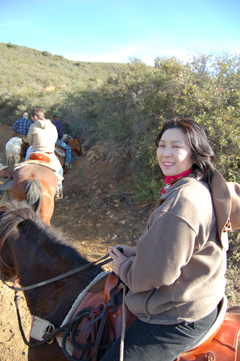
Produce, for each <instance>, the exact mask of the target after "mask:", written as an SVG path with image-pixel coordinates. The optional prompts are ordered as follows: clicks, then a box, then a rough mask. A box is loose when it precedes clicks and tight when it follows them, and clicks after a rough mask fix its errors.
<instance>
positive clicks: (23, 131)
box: [13, 112, 32, 137]
mask: <svg viewBox="0 0 240 361" xmlns="http://www.w3.org/2000/svg"><path fill="white" fill-rule="evenodd" d="M31 124H32V122H31V120H29V119H28V113H27V112H24V113H23V117H22V118H21V119H18V120H16V122H15V123H14V125H13V130H14V132H13V137H17V136H18V135H25V136H27V135H28V131H29V128H30V126H31Z"/></svg>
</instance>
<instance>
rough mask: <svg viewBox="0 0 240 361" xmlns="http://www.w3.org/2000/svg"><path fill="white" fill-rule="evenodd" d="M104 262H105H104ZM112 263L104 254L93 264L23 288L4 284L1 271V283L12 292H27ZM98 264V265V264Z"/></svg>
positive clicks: (0, 258)
mask: <svg viewBox="0 0 240 361" xmlns="http://www.w3.org/2000/svg"><path fill="white" fill-rule="evenodd" d="M0 260H1V261H2V262H3V264H4V265H5V266H6V267H8V268H10V269H13V268H12V267H9V266H8V265H7V264H6V263H5V262H4V260H3V259H2V256H1V255H0ZM104 260H105V261H104ZM111 261H112V258H111V257H110V256H109V254H106V255H105V256H103V257H102V258H99V259H98V260H97V261H94V262H90V263H88V264H85V265H84V266H81V267H78V268H75V269H73V270H72V271H69V272H66V273H63V274H62V275H59V276H56V277H53V278H50V279H49V280H46V281H42V282H38V283H35V284H33V285H30V286H25V287H14V286H9V285H8V284H7V282H5V280H4V279H3V277H2V271H1V281H2V282H3V283H4V284H5V285H6V286H7V287H9V288H11V289H12V290H14V291H28V290H32V289H34V288H38V287H42V286H45V285H48V284H50V283H53V282H56V281H58V280H61V279H63V278H65V277H69V276H71V275H73V274H75V273H78V272H80V271H83V270H85V269H87V268H89V267H91V266H93V265H97V266H104V265H105V264H107V263H109V262H111ZM98 262H100V263H98Z"/></svg>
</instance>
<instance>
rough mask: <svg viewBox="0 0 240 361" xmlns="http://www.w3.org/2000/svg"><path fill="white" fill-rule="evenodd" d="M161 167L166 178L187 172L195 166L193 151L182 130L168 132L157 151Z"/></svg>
mask: <svg viewBox="0 0 240 361" xmlns="http://www.w3.org/2000/svg"><path fill="white" fill-rule="evenodd" d="M157 159H158V163H159V166H160V168H161V170H162V172H163V174H164V175H165V176H173V175H177V174H180V173H183V172H185V171H186V170H188V169H189V168H191V167H192V165H193V158H192V154H191V150H190V148H189V146H188V143H187V139H186V135H185V133H184V132H183V131H182V130H181V129H180V128H173V129H168V130H166V131H165V132H164V133H163V135H162V138H161V139H160V141H159V146H158V149H157Z"/></svg>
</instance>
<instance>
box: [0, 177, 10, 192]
mask: <svg viewBox="0 0 240 361" xmlns="http://www.w3.org/2000/svg"><path fill="white" fill-rule="evenodd" d="M12 183H13V180H12V179H8V180H7V181H6V182H5V183H3V184H1V182H0V191H8V190H10V189H12Z"/></svg>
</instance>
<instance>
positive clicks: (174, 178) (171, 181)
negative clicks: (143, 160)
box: [162, 168, 192, 194]
mask: <svg viewBox="0 0 240 361" xmlns="http://www.w3.org/2000/svg"><path fill="white" fill-rule="evenodd" d="M191 172H192V168H190V169H188V170H186V171H185V172H183V173H180V174H177V175H172V176H170V177H168V176H167V177H165V178H164V183H165V184H166V185H165V186H164V187H163V188H162V194H164V193H166V191H167V190H168V189H169V188H170V187H171V186H172V185H173V184H174V183H175V182H176V181H177V180H179V179H181V178H183V177H187V176H188V175H189V174H190V173H191Z"/></svg>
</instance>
